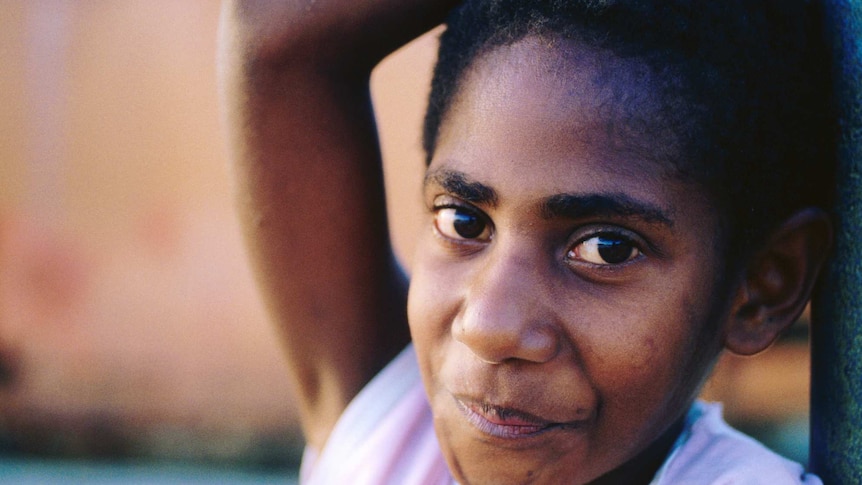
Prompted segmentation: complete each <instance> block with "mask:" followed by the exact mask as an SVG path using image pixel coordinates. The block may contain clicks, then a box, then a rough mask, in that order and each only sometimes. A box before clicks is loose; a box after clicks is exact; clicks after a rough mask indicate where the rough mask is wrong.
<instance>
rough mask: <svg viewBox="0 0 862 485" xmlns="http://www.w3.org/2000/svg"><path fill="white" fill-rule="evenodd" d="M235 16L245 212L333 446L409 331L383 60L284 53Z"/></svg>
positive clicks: (227, 94)
mask: <svg viewBox="0 0 862 485" xmlns="http://www.w3.org/2000/svg"><path fill="white" fill-rule="evenodd" d="M236 15H237V14H236V12H227V13H226V14H225V16H226V17H230V16H236ZM232 22H233V23H228V24H227V25H224V24H223V27H222V34H221V35H222V44H223V45H222V47H221V49H222V51H221V56H222V59H221V63H220V64H221V82H222V87H221V88H222V96H223V99H222V102H223V105H224V107H225V116H226V121H227V125H228V127H229V128H230V129H229V131H228V136H230V140H229V146H230V149H231V158H232V160H233V161H234V171H235V174H236V177H235V178H236V193H237V197H238V200H237V203H238V209H239V214H240V218H241V221H242V225H243V230H244V234H245V238H246V241H247V245H248V247H249V250H250V254H251V259H252V264H253V268H254V271H255V274H256V277H257V280H258V283H259V286H260V287H261V289H262V291H263V294H264V298H265V301H266V303H267V306H268V308H269V310H270V313H271V314H272V315H273V317H274V318H275V320H276V322H277V324H278V327H279V330H280V332H281V335H282V336H283V344H284V347H285V349H286V352H287V357H288V363H289V367H290V371H291V374H292V377H293V379H294V380H295V383H296V384H297V387H296V388H297V390H298V392H299V403H300V411H301V419H302V422H303V427H304V429H305V432H306V435H307V439H308V440H309V442H310V443H311V444H313V445H315V446H321V445H322V444H323V442H324V441H325V439H326V436H327V435H328V433H329V431H330V430H331V428H332V426H333V425H334V423H335V420H337V418H338V416H339V415H340V414H341V412H342V411H343V409H344V407H345V406H346V405H347V403H348V402H349V401H350V399H352V398H353V396H354V395H355V394H356V393H357V392H358V391H359V389H361V387H362V386H364V385H365V384H366V383H367V382H368V380H370V379H371V377H372V376H373V375H374V374H375V373H376V372H377V371H379V370H380V368H382V366H383V365H384V364H385V363H386V362H388V360H390V359H391V358H392V357H394V355H395V354H396V353H397V352H398V351H399V350H400V349H401V348H403V346H404V345H406V343H407V342H408V340H409V333H408V328H407V325H406V316H405V315H406V309H405V307H406V282H405V278H404V276H403V274H402V273H401V271H400V269H399V268H398V266H397V264H396V263H395V259H394V257H393V254H392V250H391V246H390V242H389V236H388V231H387V222H386V214H385V200H384V194H383V177H382V172H381V164H380V155H379V148H378V144H377V136H376V131H375V127H374V119H373V113H372V109H371V103H370V98H369V90H368V78H369V75H370V68H371V67H372V65H373V63H367V64H368V65H367V66H365V65H363V64H362V63H360V64H359V65H358V66H357V65H350V66H346V67H345V66H344V65H336V64H337V63H336V64H333V63H323V62H317V61H316V59H315V57H314V55H313V54H314V53H313V52H302V53H298V52H296V51H293V52H292V53H290V52H289V53H287V54H285V53H284V52H278V53H277V54H274V52H276V50H274V49H273V48H271V47H270V46H266V47H261V44H258V45H257V46H255V45H254V41H249V40H247V39H245V38H243V35H245V34H244V33H243V32H242V31H241V29H239V28H238V23H239V22H237V20H236V19H235V18H234V19H233V20H232ZM258 33H259V32H258ZM269 36H270V35H269V34H267V35H264V37H269ZM249 49H254V51H253V52H249ZM323 55H328V53H324V54H323Z"/></svg>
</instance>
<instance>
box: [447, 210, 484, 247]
mask: <svg viewBox="0 0 862 485" xmlns="http://www.w3.org/2000/svg"><path fill="white" fill-rule="evenodd" d="M434 226H435V227H436V228H437V231H438V232H439V233H440V234H442V235H443V236H444V237H447V238H449V239H456V240H475V241H488V240H490V239H491V226H490V224H489V223H488V221H487V219H486V218H485V217H484V216H483V215H482V214H481V213H479V212H477V211H473V210H469V209H467V208H464V207H442V208H439V209H437V210H436V212H435V215H434Z"/></svg>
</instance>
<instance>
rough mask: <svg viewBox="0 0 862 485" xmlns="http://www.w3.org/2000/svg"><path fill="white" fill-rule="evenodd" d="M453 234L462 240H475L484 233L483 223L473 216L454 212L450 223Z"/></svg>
mask: <svg viewBox="0 0 862 485" xmlns="http://www.w3.org/2000/svg"><path fill="white" fill-rule="evenodd" d="M452 225H453V227H454V228H455V232H457V233H458V235H459V236H461V237H463V238H464V239H475V238H477V237H479V236H481V235H482V233H483V232H484V231H485V223H484V222H482V220H480V219H479V218H478V217H476V216H475V215H474V214H470V213H467V212H461V211H456V212H455V220H454V221H453V222H452Z"/></svg>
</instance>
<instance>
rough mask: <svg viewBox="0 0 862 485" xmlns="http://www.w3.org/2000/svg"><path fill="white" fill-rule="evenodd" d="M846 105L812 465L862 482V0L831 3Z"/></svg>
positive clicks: (832, 479)
mask: <svg viewBox="0 0 862 485" xmlns="http://www.w3.org/2000/svg"><path fill="white" fill-rule="evenodd" d="M826 11H827V19H826V20H827V22H828V23H829V32H830V33H831V36H832V41H833V46H834V53H835V59H836V68H835V72H836V74H837V76H836V89H837V91H836V94H837V96H838V102H839V106H840V116H841V139H840V142H839V147H838V156H839V160H838V172H837V175H838V177H837V180H838V192H837V199H836V220H837V231H836V241H835V243H836V245H835V251H834V253H833V258H832V262H831V263H830V265H829V267H828V268H827V271H826V274H825V275H824V276H825V277H824V280H823V284H822V287H821V288H820V291H819V292H818V296H817V298H816V301H815V307H814V324H813V326H812V335H811V339H812V385H811V468H812V470H813V471H814V472H815V473H817V474H818V475H820V477H821V478H822V479H823V481H824V482H825V483H827V484H829V485H832V484H834V485H844V484H846V485H851V484H862V2H860V1H858V0H826Z"/></svg>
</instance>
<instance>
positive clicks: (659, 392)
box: [221, 0, 831, 484]
mask: <svg viewBox="0 0 862 485" xmlns="http://www.w3.org/2000/svg"><path fill="white" fill-rule="evenodd" d="M265 3H272V4H271V5H266V4H265ZM305 3H308V2H305ZM305 3H275V2H248V4H243V3H242V2H237V3H236V4H234V3H227V4H225V7H224V16H223V19H224V24H223V29H222V50H221V54H222V61H223V62H222V81H223V88H224V95H225V96H224V100H225V104H226V106H227V118H228V122H229V124H230V126H231V127H232V128H233V132H232V135H233V137H232V140H231V144H232V157H233V159H234V160H235V164H236V171H237V180H238V184H237V188H238V195H239V199H238V201H239V209H240V216H241V218H242V220H243V224H244V228H245V234H246V239H247V241H248V243H249V246H250V248H251V254H252V260H253V263H254V265H255V268H256V274H257V278H258V281H259V284H260V285H261V288H262V290H263V292H264V295H265V297H266V300H267V303H268V305H269V308H270V311H271V312H272V314H273V315H274V317H275V319H276V321H277V322H278V325H279V329H280V330H281V332H282V335H283V342H284V345H285V348H286V352H287V357H288V361H289V364H290V370H291V377H292V379H293V380H294V382H295V384H296V389H297V392H298V397H299V403H300V409H301V420H302V424H303V429H304V432H305V434H306V437H307V439H308V442H309V444H310V445H311V446H313V447H315V448H317V449H320V448H322V447H323V446H324V445H325V442H326V439H327V437H328V435H329V433H330V432H331V429H332V427H333V425H334V424H335V422H336V420H337V419H338V417H339V416H340V415H341V413H342V411H343V410H344V408H345V406H346V405H347V404H348V403H349V401H350V399H352V398H353V397H354V396H355V395H356V393H357V392H358V391H359V390H360V389H361V388H362V387H363V386H364V385H365V384H366V383H367V382H368V381H369V380H370V379H371V378H372V377H373V376H374V375H375V374H376V373H377V372H378V371H379V370H380V368H382V366H384V365H385V364H386V362H388V361H389V360H390V359H391V358H392V357H393V356H394V355H395V354H396V353H397V352H398V351H399V350H400V349H401V348H403V346H404V345H406V344H407V342H408V341H409V335H408V333H407V314H408V313H409V317H410V318H409V319H410V325H411V327H410V329H411V332H412V336H413V340H414V343H415V345H416V349H417V355H418V357H419V361H420V368H421V370H422V373H423V381H424V383H425V386H426V390H427V392H428V394H429V399H430V402H431V406H432V409H433V410H434V414H435V428H436V430H437V433H438V437H440V441H441V447H442V451H443V453H444V456H446V458H447V461H448V462H449V466H450V470H451V471H452V473H453V475H454V477H455V478H456V479H457V480H458V481H459V482H460V483H464V484H468V483H469V484H478V483H559V477H560V476H566V477H570V481H571V483H589V482H593V483H648V482H649V479H650V478H651V477H652V475H653V474H654V473H655V470H656V469H657V468H658V467H659V466H660V464H661V463H662V461H663V460H664V458H665V457H666V454H667V450H668V449H669V447H670V446H671V444H672V443H673V440H674V439H675V437H676V436H677V434H678V431H679V426H680V423H681V419H682V417H683V415H684V413H685V410H686V409H687V408H688V406H689V405H690V403H691V401H692V399H693V398H694V396H695V394H696V391H697V389H698V387H699V385H700V383H701V381H702V380H703V379H704V378H705V377H706V375H707V374H708V371H709V369H710V367H711V365H712V363H713V361H714V360H715V358H716V356H717V355H718V354H719V353H720V352H721V351H722V349H724V348H727V349H729V350H731V351H734V352H738V353H742V354H752V353H756V352H759V351H760V350H762V349H764V348H766V347H767V346H769V344H770V343H771V342H772V341H773V340H774V339H775V338H776V337H777V335H778V334H779V333H780V332H781V331H782V330H783V329H784V328H786V327H787V326H788V325H790V324H791V323H792V322H793V321H794V320H795V318H796V317H797V316H798V315H799V313H800V312H801V311H802V309H803V308H804V306H805V303H806V302H807V300H808V297H809V295H810V292H811V287H812V286H813V284H814V281H815V279H816V276H817V273H818V271H819V269H820V266H821V265H822V262H823V259H824V257H825V254H826V252H827V250H828V247H829V243H830V237H831V236H830V234H831V232H830V231H831V230H830V227H829V222H828V219H827V218H826V216H825V214H823V213H822V212H821V211H818V210H816V209H805V210H801V211H799V212H798V213H796V214H794V215H793V216H791V217H790V218H788V220H787V221H785V222H784V223H783V224H782V225H780V226H779V228H778V230H776V231H775V233H774V235H773V237H771V238H770V239H769V240H768V241H767V242H766V244H765V245H764V246H763V247H761V248H759V249H758V250H756V251H754V252H753V256H752V257H751V259H750V260H749V261H746V262H743V263H741V264H738V265H736V266H737V267H739V268H741V269H740V270H739V271H738V272H735V273H734V274H730V275H722V276H724V277H723V278H719V277H718V275H719V273H718V272H719V271H721V270H722V269H723V268H725V267H726V266H725V264H724V263H725V262H724V260H723V259H722V257H723V256H722V255H723V253H722V251H721V244H716V241H720V240H721V235H722V234H723V232H722V229H721V224H720V218H719V216H718V215H717V214H716V213H715V211H714V207H713V206H712V204H711V203H710V201H708V200H706V199H704V198H703V197H702V196H700V195H698V194H700V193H702V191H701V190H699V188H698V187H696V186H692V185H691V183H690V182H685V181H681V180H676V179H675V178H674V177H673V175H672V171H671V170H669V169H668V167H666V166H663V165H662V164H661V161H656V160H650V159H648V157H643V156H641V155H642V153H644V152H647V153H648V152H649V150H648V148H649V143H662V146H663V147H666V146H668V145H669V144H670V145H672V140H668V139H666V138H661V136H659V134H647V136H646V137H645V139H644V140H628V139H614V138H603V136H606V135H607V133H609V132H608V131H607V130H604V129H602V130H597V128H596V127H599V126H600V127H602V128H606V127H607V126H608V125H607V123H608V122H611V123H617V122H623V123H624V122H625V120H616V119H613V118H611V119H607V118H602V117H598V115H597V114H595V113H594V110H592V108H591V106H592V105H591V104H590V103H593V102H598V106H601V105H602V104H601V102H600V101H601V99H602V96H603V95H605V94H606V93H607V88H611V87H612V88H614V89H624V90H627V91H629V92H631V93H633V94H634V95H635V96H634V98H633V99H641V100H642V101H643V103H644V104H643V107H642V108H643V109H642V110H641V111H642V112H643V113H645V116H648V114H649V113H650V110H652V109H657V108H656V106H653V105H651V104H650V101H649V100H650V99H652V98H651V96H649V89H650V82H649V73H648V72H645V71H644V69H643V66H642V65H640V64H638V63H637V61H621V60H619V59H616V58H615V57H614V56H613V55H610V54H609V53H605V52H598V51H591V50H589V49H585V48H583V46H578V45H570V44H569V45H562V44H554V43H548V42H535V41H536V39H531V38H528V39H526V40H525V41H522V42H519V43H517V44H516V45H514V46H511V47H504V48H498V49H495V50H494V51H492V52H491V53H489V54H488V55H486V56H485V57H483V58H480V59H478V60H477V61H476V62H474V68H473V69H472V70H468V72H469V74H468V79H467V80H466V81H465V85H464V87H463V89H462V91H461V92H460V93H459V96H458V98H457V99H456V100H455V102H454V104H453V108H452V111H451V112H450V113H449V114H448V115H447V118H446V119H445V120H444V123H443V126H442V127H441V134H440V139H439V143H438V149H437V152H436V153H435V154H434V157H433V159H432V162H431V165H430V167H429V172H428V173H429V175H428V177H427V178H426V184H425V189H424V192H425V199H426V202H427V205H428V207H429V211H428V219H427V226H426V227H427V230H426V231H425V232H424V233H423V236H422V237H420V242H419V250H418V252H417V255H416V258H415V262H414V268H415V272H414V275H413V281H412V283H411V290H410V304H409V311H408V312H405V307H406V306H407V291H406V289H407V287H406V278H405V277H404V276H403V274H402V273H401V271H400V270H399V268H398V267H397V265H396V264H395V263H394V258H393V256H392V251H391V247H390V244H389V240H388V234H387V232H386V219H385V211H384V202H383V191H382V183H381V174H380V159H379V158H380V157H379V151H378V149H377V144H376V135H375V131H374V124H373V116H372V112H371V109H370V102H369V100H368V99H369V98H368V76H369V74H370V70H371V68H372V67H373V66H374V65H375V64H376V63H377V62H378V61H379V60H380V59H381V58H382V56H383V55H385V54H386V53H388V52H390V51H391V50H394V49H395V48H397V47H398V46H400V45H401V44H402V43H404V42H406V41H407V40H409V39H411V38H412V37H414V36H416V35H418V34H420V33H421V32H422V31H424V30H425V29H427V28H430V27H431V26H432V25H433V24H434V23H436V22H437V21H439V20H440V19H441V18H442V16H443V14H444V13H445V11H446V10H447V9H448V8H450V7H451V5H452V3H454V2H449V3H440V2H436V3H434V4H432V3H431V2H423V1H418V0H417V1H412V0H411V1H404V0H381V1H373V2H364V3H362V4H361V6H360V5H357V4H356V3H355V2H337V1H320V0H318V1H317V2H313V3H309V5H310V10H309V9H306V5H305ZM545 40H547V39H545ZM575 68H577V69H575ZM600 69H605V70H606V71H608V72H610V73H612V74H613V75H612V76H610V77H608V76H602V79H606V80H607V79H610V81H606V82H607V83H608V84H607V85H605V86H597V85H595V84H594V83H593V82H592V79H594V78H596V76H595V74H596V73H597V72H598V70H600ZM554 73H556V74H561V75H555V74H554ZM572 73H579V74H578V75H574V76H573V75H572ZM644 76H646V77H644ZM631 79H638V80H639V81H638V82H637V83H635V84H631V81H630V80H631ZM645 79H646V81H645ZM611 111H613V110H611ZM573 113H574V114H575V116H573ZM596 113H597V112H596ZM602 113H604V114H603V115H602V116H605V115H606V112H602ZM561 122H562V123H569V122H571V123H575V124H574V125H572V126H568V125H564V124H563V125H561ZM573 133H575V134H576V135H575V136H572V134H573ZM662 136H664V135H662ZM635 145H637V146H635ZM332 194H338V197H333V196H332ZM465 214H467V215H470V214H472V215H478V216H479V218H480V220H481V221H484V224H485V225H482V224H479V225H475V224H473V225H470V224H472V222H471V223H470V224H468V225H467V226H464V224H463V223H464V222H465V219H464V216H465ZM466 220H467V222H470V221H469V218H468V219H466ZM474 222H475V221H474ZM459 231H460V232H459ZM621 236H625V237H621ZM615 238H616V239H615ZM621 239H623V240H624V241H622V243H620V240H621ZM614 241H615V242H614ZM609 243H613V244H617V246H616V247H615V252H610V253H609V252H607V251H606V249H607V245H608V244H609ZM619 244H622V245H621V246H620V245H619ZM627 245H628V246H627ZM368 275H377V277H376V278H375V279H374V280H369V277H368ZM717 281H721V282H722V284H721V285H720V287H719V286H716V285H718V283H716V282H717ZM514 295H517V297H518V299H517V301H519V302H523V304H518V305H512V304H511V302H512V301H515V300H513V296H514ZM716 295H723V296H724V297H723V298H716ZM453 396H454V397H455V399H454V400H453V399H452V398H453ZM632 402H636V403H637V405H632ZM573 403H574V404H573ZM555 423H568V424H566V425H559V426H558V425H557V424H555Z"/></svg>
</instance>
